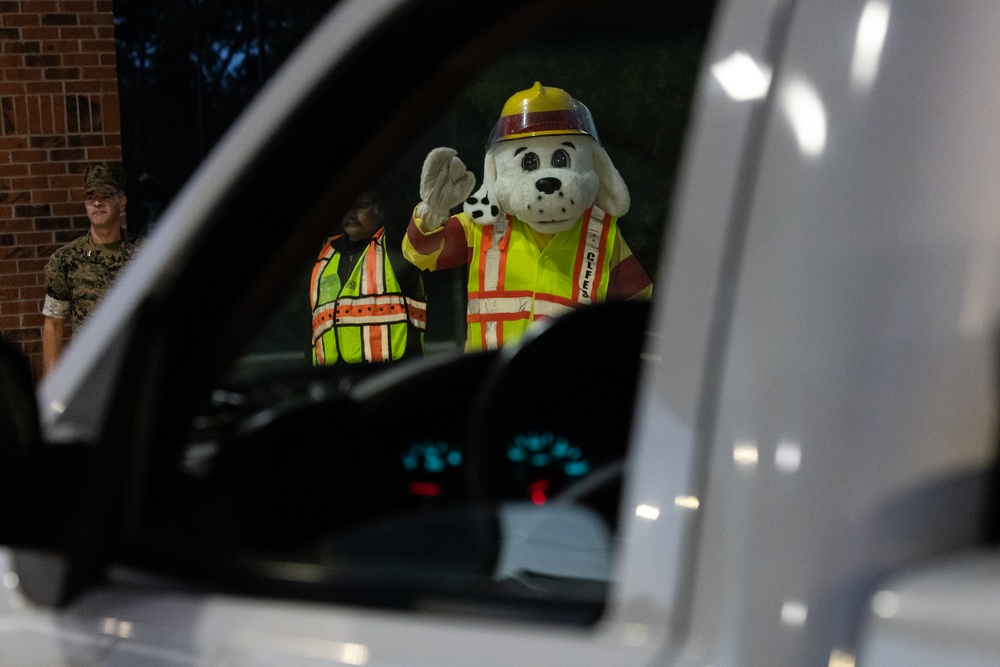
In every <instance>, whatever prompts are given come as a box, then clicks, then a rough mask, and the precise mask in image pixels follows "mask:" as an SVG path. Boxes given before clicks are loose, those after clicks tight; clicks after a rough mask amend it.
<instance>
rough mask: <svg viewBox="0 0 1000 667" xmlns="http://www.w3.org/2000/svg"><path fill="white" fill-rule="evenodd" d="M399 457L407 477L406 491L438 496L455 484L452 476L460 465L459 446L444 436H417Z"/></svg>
mask: <svg viewBox="0 0 1000 667" xmlns="http://www.w3.org/2000/svg"><path fill="white" fill-rule="evenodd" d="M400 460H401V462H402V464H403V469H404V470H405V471H406V472H407V474H408V477H409V478H410V481H409V483H408V485H407V490H408V491H409V493H410V494H411V495H415V496H426V497H437V496H442V495H445V494H446V491H447V489H448V487H449V486H454V482H453V480H454V478H455V475H456V473H458V471H459V469H460V468H461V466H462V449H461V448H460V447H458V446H455V445H452V444H450V443H448V442H447V441H445V440H432V439H426V440H419V441H416V442H413V443H411V444H410V446H409V447H407V448H406V449H405V450H404V451H403V452H402V453H401V454H400Z"/></svg>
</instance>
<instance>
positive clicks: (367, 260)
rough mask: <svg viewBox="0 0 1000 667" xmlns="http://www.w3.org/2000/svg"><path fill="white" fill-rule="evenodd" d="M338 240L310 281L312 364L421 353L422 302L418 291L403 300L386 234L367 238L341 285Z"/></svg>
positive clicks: (328, 246)
mask: <svg viewBox="0 0 1000 667" xmlns="http://www.w3.org/2000/svg"><path fill="white" fill-rule="evenodd" d="M338 238H340V236H334V237H332V238H330V239H328V240H327V242H326V245H324V246H323V250H322V251H321V253H320V256H319V259H318V260H317V261H316V266H315V267H314V268H313V272H312V280H311V281H310V289H309V301H310V305H311V307H312V331H313V333H312V351H313V354H312V356H313V364H315V365H324V364H333V363H336V362H338V361H344V362H348V363H358V362H380V361H393V360H397V359H400V358H402V357H403V355H404V354H405V353H406V352H407V351H408V349H409V350H410V351H412V350H414V349H417V350H422V349H423V331H424V329H425V328H426V326H427V302H426V301H425V300H424V299H423V292H422V290H419V291H420V294H419V295H418V296H415V295H412V294H411V295H407V294H404V292H403V290H402V288H401V287H400V284H399V281H398V280H397V279H396V274H395V272H394V271H393V268H392V264H391V263H390V262H389V255H388V253H387V252H386V249H385V229H384V228H383V229H379V231H378V232H376V233H375V236H373V237H372V240H371V243H370V244H369V245H368V247H367V248H366V249H365V251H364V252H363V253H362V255H361V258H360V259H359V260H358V261H357V263H356V264H355V265H354V268H353V269H352V270H351V274H350V277H349V278H348V280H347V283H346V284H344V285H341V281H340V277H339V275H338V272H337V269H338V267H339V264H340V262H341V260H342V259H343V256H342V255H341V254H340V253H339V252H337V251H336V249H335V248H334V242H335V241H336V240H337V239H338ZM418 297H419V298H418ZM414 338H416V340H414Z"/></svg>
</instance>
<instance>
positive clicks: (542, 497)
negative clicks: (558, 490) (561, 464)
mask: <svg viewBox="0 0 1000 667" xmlns="http://www.w3.org/2000/svg"><path fill="white" fill-rule="evenodd" d="M548 490H549V480H547V479H540V480H538V481H536V482H532V483H531V484H529V485H528V497H529V498H531V502H533V503H535V504H536V505H544V504H545V501H546V500H548V499H549V497H548V495H547V494H546V493H545V492H546V491H548Z"/></svg>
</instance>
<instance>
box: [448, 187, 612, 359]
mask: <svg viewBox="0 0 1000 667" xmlns="http://www.w3.org/2000/svg"><path fill="white" fill-rule="evenodd" d="M617 236H618V225H617V224H616V218H614V217H612V216H610V215H608V214H607V213H605V212H604V211H602V210H600V209H599V208H597V207H596V206H595V207H593V208H592V209H590V210H589V211H587V212H585V213H584V214H583V215H582V216H581V217H580V219H579V220H577V222H576V225H574V226H573V227H572V228H571V229H568V230H566V231H564V232H560V233H558V234H555V235H553V236H552V238H551V239H550V240H549V242H548V244H547V245H546V246H545V247H544V248H542V249H540V248H539V247H538V244H537V243H536V242H535V239H534V237H533V236H532V234H531V230H530V228H529V227H528V226H527V224H525V223H524V222H522V221H520V220H518V219H516V218H513V217H511V216H507V219H506V220H504V221H501V222H499V223H497V224H494V225H483V226H477V230H476V231H475V232H474V233H473V246H472V249H471V257H470V258H469V260H470V261H469V284H468V294H469V304H468V310H467V314H466V322H467V336H466V341H465V348H466V350H486V349H497V348H500V347H503V346H504V345H505V344H508V343H511V342H513V341H515V340H517V339H518V338H520V337H521V336H522V335H523V334H524V331H525V329H527V328H528V326H529V325H530V324H531V323H532V322H534V321H536V320H539V319H542V318H545V317H555V316H558V315H562V314H564V313H566V312H567V311H569V310H572V309H574V308H577V307H579V306H581V305H585V304H591V303H596V302H599V301H604V300H605V298H606V297H607V290H608V284H609V282H610V276H611V252H610V249H611V248H612V247H613V245H614V244H615V243H616V242H617Z"/></svg>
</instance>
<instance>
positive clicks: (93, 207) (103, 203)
mask: <svg viewBox="0 0 1000 667" xmlns="http://www.w3.org/2000/svg"><path fill="white" fill-rule="evenodd" d="M125 201H126V200H125V195H124V193H121V192H112V193H108V192H100V191H97V190H91V191H90V192H88V193H87V198H86V200H85V201H84V204H85V206H86V208H87V217H88V218H90V224H91V225H95V226H97V227H111V226H113V225H114V226H118V225H120V224H121V222H120V221H121V217H122V213H123V212H124V211H125Z"/></svg>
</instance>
